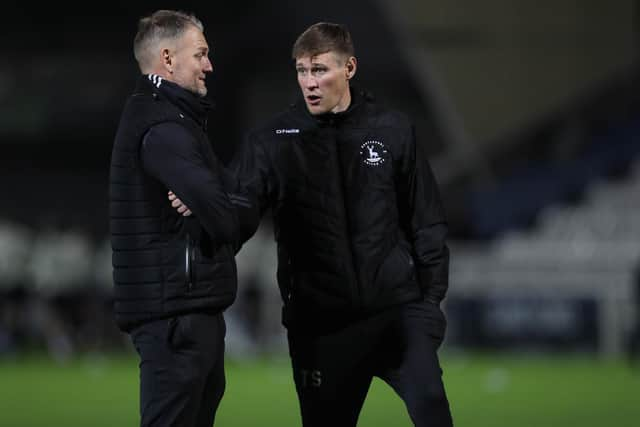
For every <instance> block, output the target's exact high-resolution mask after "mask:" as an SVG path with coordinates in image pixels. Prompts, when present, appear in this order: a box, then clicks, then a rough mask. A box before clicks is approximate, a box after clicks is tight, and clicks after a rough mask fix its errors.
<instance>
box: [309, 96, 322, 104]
mask: <svg viewBox="0 0 640 427" xmlns="http://www.w3.org/2000/svg"><path fill="white" fill-rule="evenodd" d="M321 99H322V97H320V96H318V95H307V102H308V103H309V104H311V105H318V104H319V103H320V100H321Z"/></svg>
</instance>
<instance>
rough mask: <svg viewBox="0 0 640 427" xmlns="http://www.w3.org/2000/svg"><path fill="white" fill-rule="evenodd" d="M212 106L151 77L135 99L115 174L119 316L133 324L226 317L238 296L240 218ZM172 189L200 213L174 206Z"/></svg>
mask: <svg viewBox="0 0 640 427" xmlns="http://www.w3.org/2000/svg"><path fill="white" fill-rule="evenodd" d="M206 114H207V104H206V102H204V100H203V99H201V98H199V97H198V96H196V95H194V94H192V93H191V92H189V91H186V90H184V89H182V88H180V87H179V86H177V85H175V84H173V83H170V82H167V81H162V80H161V79H159V78H158V77H157V76H150V77H149V76H142V77H141V79H140V81H139V82H138V86H137V88H136V90H135V92H134V93H133V95H132V96H131V97H130V98H129V99H128V100H127V103H126V106H125V108H124V111H123V114H122V118H121V121H120V125H119V128H118V132H117V135H116V138H115V142H114V146H113V152H112V159H111V173H110V220H111V221H110V223H111V243H112V248H113V280H114V285H115V287H114V302H115V304H114V305H115V307H114V309H115V315H116V322H117V324H118V326H119V327H120V328H121V329H122V330H124V331H129V330H130V329H131V328H133V327H134V326H136V325H138V324H141V323H143V322H146V321H149V320H154V319H158V318H164V317H170V316H174V315H177V314H180V313H186V312H193V311H215V312H217V311H221V310H223V309H224V308H226V307H227V306H229V305H230V304H231V303H232V302H233V300H234V298H235V295H236V265H235V260H234V255H235V243H236V239H237V234H236V231H237V229H238V214H237V212H236V208H235V206H234V204H233V203H232V201H231V199H235V197H234V196H233V195H229V194H228V191H229V189H228V188H227V185H226V184H225V180H226V178H225V171H224V169H223V167H222V165H221V164H220V162H219V161H218V160H217V158H216V156H215V155H214V153H213V150H212V148H211V145H210V143H209V140H208V138H207V134H206V132H205V124H206ZM168 190H172V191H173V192H174V193H176V195H177V196H178V197H179V198H181V199H182V200H183V201H184V202H185V203H187V205H188V206H189V208H190V209H191V210H192V212H193V213H194V216H192V217H188V218H185V217H183V216H181V215H180V214H178V213H177V212H176V210H175V209H173V208H172V207H171V205H170V203H169V201H168V200H167V191H168Z"/></svg>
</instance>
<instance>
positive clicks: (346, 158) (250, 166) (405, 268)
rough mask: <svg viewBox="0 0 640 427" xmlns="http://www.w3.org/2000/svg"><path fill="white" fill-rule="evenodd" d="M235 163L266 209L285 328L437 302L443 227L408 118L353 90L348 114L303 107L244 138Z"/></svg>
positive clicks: (442, 275)
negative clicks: (295, 322)
mask: <svg viewBox="0 0 640 427" xmlns="http://www.w3.org/2000/svg"><path fill="white" fill-rule="evenodd" d="M234 163H235V169H236V172H237V173H238V176H239V177H240V180H241V182H242V183H243V185H245V186H247V187H248V188H250V189H251V192H252V193H253V195H254V197H255V198H256V200H257V203H256V206H259V207H260V209H261V211H262V212H264V211H265V210H266V209H267V208H268V207H271V208H272V209H273V216H274V225H275V236H276V240H277V244H278V263H279V265H278V282H279V285H280V289H281V292H282V296H283V300H284V303H285V318H284V320H285V324H286V323H287V322H288V319H291V318H295V317H298V318H300V317H304V316H311V317H313V316H321V317H326V316H327V315H328V314H330V313H332V312H333V313H335V314H340V313H351V314H354V313H355V314H358V313H359V314H366V313H370V312H374V311H377V310H380V309H382V308H385V307H389V306H392V305H397V304H401V303H404V302H408V301H412V300H418V299H420V298H421V297H424V298H426V299H427V300H429V301H431V302H433V303H434V304H438V303H439V302H440V301H441V300H442V299H443V298H444V296H445V293H446V290H447V287H448V265H449V252H448V248H447V246H446V243H445V238H446V233H447V226H446V222H445V219H444V216H443V211H442V207H441V202H440V196H439V193H438V189H437V184H436V182H435V180H434V177H433V175H432V173H431V170H430V167H429V164H428V162H427V160H426V158H425V157H423V156H422V155H421V154H420V151H419V150H418V149H417V146H416V141H415V136H414V130H413V126H412V125H411V124H410V122H409V121H408V119H407V118H406V117H405V116H404V115H403V114H401V113H398V112H394V111H390V110H387V109H384V108H382V107H380V106H379V105H377V104H376V103H374V102H373V101H372V100H371V99H370V97H368V96H366V95H364V94H362V93H358V92H356V91H353V90H352V104H351V106H350V107H349V109H348V110H347V111H345V112H343V113H338V114H328V115H323V116H312V115H310V114H309V113H308V111H307V109H306V106H305V104H304V102H303V101H300V102H299V103H298V104H296V105H294V106H292V107H291V108H290V109H288V110H287V111H285V112H283V113H281V114H279V115H277V116H276V117H275V118H274V119H273V120H271V121H270V122H269V123H268V124H267V125H266V126H264V127H261V128H260V129H257V130H254V131H252V132H250V133H249V134H248V136H247V138H246V140H245V144H244V147H243V149H242V150H241V151H240V154H239V155H238V156H237V158H236V159H235V161H234Z"/></svg>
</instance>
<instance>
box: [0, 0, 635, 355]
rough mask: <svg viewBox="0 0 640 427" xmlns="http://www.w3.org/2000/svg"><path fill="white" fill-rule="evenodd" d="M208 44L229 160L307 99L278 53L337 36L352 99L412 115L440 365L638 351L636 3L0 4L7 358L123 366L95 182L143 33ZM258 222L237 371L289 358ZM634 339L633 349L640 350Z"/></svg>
mask: <svg viewBox="0 0 640 427" xmlns="http://www.w3.org/2000/svg"><path fill="white" fill-rule="evenodd" d="M159 8H178V9H182V10H186V11H191V12H195V13H196V15H197V16H198V17H199V18H200V19H201V20H202V21H203V22H204V24H205V27H206V28H205V34H206V36H207V39H208V42H209V44H210V47H211V50H212V53H211V59H212V61H213V66H214V73H213V74H212V75H211V76H210V77H209V79H208V86H209V89H210V91H209V92H210V95H211V97H212V98H213V99H214V100H215V103H216V108H215V110H214V112H213V115H212V117H211V120H210V122H209V124H210V125H209V133H210V136H211V140H212V143H213V145H214V149H215V151H216V152H217V153H218V155H219V156H220V157H221V158H222V159H223V161H224V162H227V161H228V160H229V159H230V157H231V156H232V154H233V152H234V149H235V147H236V146H237V143H238V141H240V139H241V137H242V134H243V132H245V131H246V130H247V129H249V128H250V127H252V126H254V125H257V124H259V123H261V122H262V121H263V120H266V119H267V118H268V117H269V116H270V115H272V114H273V113H275V112H277V111H279V110H281V109H283V108H285V107H286V106H287V105H288V104H289V103H291V102H292V101H293V100H295V98H296V96H297V94H298V88H297V85H296V80H295V75H294V72H293V67H292V61H291V60H290V49H291V45H292V43H293V41H294V40H295V38H296V36H297V35H298V34H299V33H300V32H301V31H302V30H304V29H305V28H306V27H307V26H308V25H310V24H312V23H314V22H317V21H333V22H339V23H343V24H346V25H347V26H348V27H349V28H350V30H351V32H352V35H353V38H354V40H355V46H356V56H357V57H358V61H359V62H358V64H359V69H358V73H357V75H356V78H355V82H354V83H355V84H356V85H357V86H359V87H362V88H366V89H368V90H369V91H371V92H372V93H373V94H374V95H375V96H376V98H377V99H378V100H380V101H381V102H383V103H386V104H387V105H390V106H392V107H394V108H397V109H400V110H403V111H405V112H406V113H407V114H409V115H410V116H411V117H412V119H413V120H414V122H415V124H416V127H417V134H418V137H419V140H420V143H421V144H422V146H423V148H424V150H425V151H426V153H427V154H428V155H429V158H430V161H431V164H432V166H433V169H434V172H435V175H436V177H437V179H438V181H439V183H440V186H441V190H442V195H443V199H444V203H445V208H446V211H447V216H448V219H449V222H450V230H451V248H452V272H451V291H450V294H449V298H448V299H447V301H446V304H445V308H446V310H447V311H448V314H449V319H450V324H449V332H448V338H447V341H446V343H445V346H448V347H449V348H452V349H453V348H458V349H466V348H500V349H505V348H507V349H524V350H529V349H535V350H540V349H542V350H545V351H558V350H560V351H576V350H578V351H585V352H590V353H594V354H601V355H620V354H622V353H625V352H627V351H631V349H632V347H633V346H632V343H633V336H634V330H635V329H634V328H637V327H636V326H634V325H635V323H636V322H637V320H636V319H637V312H638V306H639V305H640V302H639V301H638V300H640V297H639V296H638V294H639V292H638V290H637V287H638V285H637V282H638V273H636V271H637V266H638V265H640V220H638V217H639V215H638V212H639V210H640V91H639V89H640V86H639V83H640V80H639V78H640V72H639V70H640V68H639V63H638V55H637V54H638V41H639V37H640V26H639V22H640V12H639V7H638V2H637V1H632V0H615V1H608V2H604V3H603V2H602V1H598V0H583V1H569V0H558V1H553V2H550V1H543V2H540V1H533V0H520V1H508V0H501V1H500V0H493V1H488V2H474V1H471V0H468V1H455V2H452V1H446V0H370V1H364V0H357V1H349V2H347V1H337V0H325V1H323V2H313V3H307V2H274V1H261V2H258V1H241V0H240V1H234V2H225V3H224V4H223V5H222V4H219V3H216V2H202V1H200V2H179V3H171V2H157V1H156V2H150V1H138V2H116V1H112V2H109V3H108V4H100V5H97V4H95V5H92V4H87V3H85V4H83V5H81V6H80V7H78V6H73V7H72V6H71V5H66V4H64V3H47V4H44V5H42V6H39V7H38V8H34V7H29V6H27V5H26V3H23V4H9V5H4V12H5V15H4V16H5V19H4V22H3V25H2V28H1V29H0V39H1V40H2V46H3V47H4V49H3V60H2V61H1V62H0V100H1V102H0V149H1V153H2V155H1V156H0V180H1V182H3V183H4V184H5V186H4V190H3V200H4V202H3V203H2V207H3V208H2V210H1V211H0V356H2V354H15V353H16V352H20V351H22V349H25V348H34V347H35V348H44V349H45V350H46V351H48V352H50V353H51V354H52V355H54V356H55V357H59V358H64V357H68V356H69V355H72V354H75V353H76V352H78V351H83V350H87V349H90V350H96V349H97V350H106V351H108V350H110V349H113V348H120V347H122V346H126V345H127V344H126V339H124V338H123V337H122V336H121V334H119V333H118V332H117V331H116V330H115V329H114V328H115V326H114V325H113V322H112V318H111V313H110V300H109V295H110V287H111V276H110V274H111V270H110V269H111V266H110V247H109V242H108V239H107V237H108V206H107V181H108V171H109V161H110V153H111V144H112V141H113V137H114V134H115V129H116V126H117V123H118V119H119V115H120V111H121V108H122V106H123V104H124V102H125V99H126V97H127V95H128V94H129V93H130V92H131V90H132V89H133V87H134V82H135V79H136V78H137V75H138V70H137V67H136V64H135V60H134V58H133V54H132V40H133V37H134V35H135V31H136V25H137V20H138V19H139V18H140V17H141V16H144V15H146V14H148V13H150V12H152V11H154V10H156V9H159ZM273 257H274V254H273V243H272V239H271V236H270V230H269V220H268V218H267V219H266V220H265V221H264V223H263V226H262V227H261V230H260V232H259V233H258V235H257V236H256V237H255V238H254V239H253V240H252V241H250V242H249V243H248V244H247V245H246V247H245V248H244V249H243V252H241V253H240V254H239V259H238V262H239V269H240V272H239V274H240V277H241V283H240V286H241V287H240V297H239V299H238V302H237V303H236V304H235V305H234V306H233V308H232V309H230V311H229V313H228V319H229V324H230V329H229V338H228V341H229V351H230V352H231V353H237V354H261V353H262V352H266V351H273V350H274V349H275V350H281V349H282V342H283V341H282V329H281V327H280V326H279V302H278V296H277V289H276V285H275V264H274V258H273ZM637 334H638V332H636V335H637Z"/></svg>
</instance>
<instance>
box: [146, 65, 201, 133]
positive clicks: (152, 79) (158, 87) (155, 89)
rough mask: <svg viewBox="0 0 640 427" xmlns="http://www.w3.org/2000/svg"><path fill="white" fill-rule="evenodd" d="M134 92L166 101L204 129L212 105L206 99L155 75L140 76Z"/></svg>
mask: <svg viewBox="0 0 640 427" xmlns="http://www.w3.org/2000/svg"><path fill="white" fill-rule="evenodd" d="M136 92H138V93H150V94H152V95H153V96H154V97H160V98H163V99H166V100H167V101H169V102H170V103H171V104H173V105H174V106H176V107H177V108H178V109H179V110H180V111H181V112H183V113H184V114H186V115H187V116H188V117H189V118H191V119H192V120H194V121H195V122H196V123H197V124H198V125H199V126H201V127H203V128H204V127H206V123H207V115H208V113H209V111H210V110H211V108H212V105H213V104H212V102H211V101H210V100H209V99H207V98H206V97H203V96H199V95H198V94H196V93H194V92H191V91H190V90H187V89H185V88H183V87H181V86H179V85H177V84H176V83H173V82H170V81H168V80H166V79H163V78H162V77H160V76H158V75H156V74H143V75H142V76H140V78H139V80H138V84H137V87H136Z"/></svg>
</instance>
